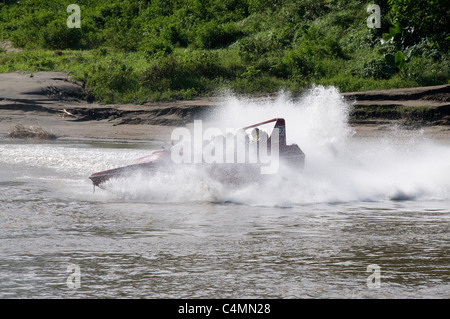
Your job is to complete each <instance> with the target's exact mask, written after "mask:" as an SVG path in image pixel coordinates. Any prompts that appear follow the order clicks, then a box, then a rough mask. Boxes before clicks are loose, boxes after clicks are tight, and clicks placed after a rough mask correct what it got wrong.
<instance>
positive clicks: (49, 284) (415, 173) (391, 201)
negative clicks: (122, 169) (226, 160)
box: [0, 89, 450, 298]
mask: <svg viewBox="0 0 450 319" xmlns="http://www.w3.org/2000/svg"><path fill="white" fill-rule="evenodd" d="M321 90H322V91H320V92H319V93H320V94H318V93H317V92H316V93H317V95H318V96H320V98H318V97H317V96H316V97H315V99H316V100H317V99H319V100H318V101H316V100H314V96H313V97H311V96H308V97H307V99H310V102H311V99H312V102H311V103H309V104H308V105H312V106H314V105H315V104H317V105H318V104H320V105H323V104H325V105H327V107H328V108H327V109H326V110H325V111H324V112H325V113H322V114H316V113H315V112H316V111H317V110H316V109H314V111H311V109H309V110H305V109H302V108H301V107H300V106H301V105H303V104H302V103H304V101H303V102H301V103H300V102H298V103H297V104H295V105H288V106H284V108H283V109H282V110H284V111H285V113H287V114H283V112H281V111H280V110H276V112H277V114H280V113H281V116H284V117H286V118H287V117H288V116H290V118H291V119H292V118H295V117H296V116H298V121H299V122H301V123H302V124H303V125H301V127H302V128H301V129H299V128H296V126H294V125H292V124H293V123H292V120H291V121H289V120H287V132H288V139H289V138H290V139H291V141H289V140H288V142H292V141H293V142H296V143H298V144H299V145H300V146H301V147H302V149H303V150H304V152H305V154H306V159H307V160H306V166H305V170H304V172H303V173H302V174H301V176H298V175H295V174H293V175H290V174H289V176H283V177H281V178H274V179H273V180H271V181H270V182H268V183H265V184H253V183H250V184H249V185H246V186H242V187H227V186H226V185H221V184H219V183H217V182H214V181H211V180H208V179H206V178H204V177H203V176H201V175H198V174H195V173H193V172H190V171H186V172H184V173H180V174H177V175H176V176H167V175H166V176H164V175H158V174H156V175H155V176H153V177H151V178H143V177H140V176H136V177H134V178H131V179H129V180H121V181H113V182H111V183H109V184H108V185H107V187H106V189H98V188H97V189H96V192H95V193H93V189H92V185H91V184H90V181H89V180H88V176H89V175H90V174H92V173H93V172H97V171H101V170H105V169H108V168H113V167H118V166H121V165H125V164H128V163H129V162H130V161H132V160H133V159H135V158H138V157H140V156H143V155H147V154H148V153H149V151H150V150H152V149H157V148H160V145H159V144H157V143H133V142H128V143H126V142H99V141H75V140H69V139H62V140H58V141H56V142H32V141H17V140H9V139H6V138H1V139H0V225H1V227H0V243H1V247H0V298H449V297H450V282H449V276H450V273H449V257H448V256H449V246H450V245H449V225H450V223H449V221H450V196H449V195H450V143H448V141H442V140H441V141H433V140H430V139H428V138H425V137H423V136H422V135H421V134H420V132H410V131H406V132H405V131H401V130H398V131H393V132H390V133H388V134H381V133H380V135H379V136H378V135H377V136H372V137H370V138H369V137H366V138H359V137H357V136H355V135H352V133H351V132H350V131H351V130H349V127H348V126H347V125H346V120H345V112H344V113H343V115H342V114H341V113H339V112H338V111H339V109H342V106H341V104H340V103H341V102H340V100H339V98H338V97H336V96H335V93H334V92H333V91H329V90H328V91H327V90H326V89H321ZM324 95H325V96H327V95H328V97H327V98H328V99H330V100H331V101H332V103H322V102H323V101H322V100H321V99H323V96H324ZM314 101H316V102H314ZM333 101H334V102H333ZM282 102H283V101H282ZM236 103H237V104H242V103H244V102H242V101H238V102H236V100H232V101H230V102H229V109H230V110H231V111H232V110H233V105H234V104H236ZM277 103H278V104H280V103H281V102H280V101H279V102H277ZM283 103H284V104H289V103H288V102H286V101H284V102H283ZM283 103H281V104H283ZM333 103H334V104H333ZM278 104H276V105H272V106H271V110H270V112H272V111H273V109H276V108H277V107H278ZM330 104H333V105H335V107H336V108H337V109H338V110H337V111H336V110H334V109H333V108H332V109H331V110H330V109H329V107H330ZM299 105H300V106H299ZM259 107H261V106H259ZM262 108H263V110H265V109H264V106H262ZM299 109H300V110H299ZM231 111H230V112H231ZM250 111H252V110H251V109H250ZM250 111H249V112H250ZM334 111H336V112H337V113H333V112H334ZM344 111H345V110H344ZM270 112H269V111H267V114H260V116H261V118H262V119H264V118H263V117H268V116H271V114H270ZM317 112H319V113H320V110H319V111H317ZM260 113H264V112H260ZM341 115H342V116H343V118H341ZM244 116H245V115H244ZM327 116H329V117H327ZM317 118H320V121H318V120H317ZM248 119H249V118H248V117H247V124H248ZM244 120H245V119H243V120H242V121H243V122H244ZM250 124H251V123H250ZM290 128H292V129H291V130H289V129H290ZM289 133H291V135H289ZM368 267H369V271H368ZM74 269H76V270H74ZM374 269H375V270H376V271H374ZM75 277H76V278H77V279H76V280H75V279H74V278H75ZM77 280H78V281H77Z"/></svg>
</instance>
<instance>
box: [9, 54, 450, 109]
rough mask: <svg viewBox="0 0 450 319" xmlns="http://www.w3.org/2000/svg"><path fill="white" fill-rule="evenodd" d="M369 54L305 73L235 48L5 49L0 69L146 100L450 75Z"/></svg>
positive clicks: (439, 79)
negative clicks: (381, 72)
mask: <svg viewBox="0 0 450 319" xmlns="http://www.w3.org/2000/svg"><path fill="white" fill-rule="evenodd" d="M356 54H362V53H359V52H358V53H356ZM371 61H375V62H373V63H376V60H369V61H368V62H363V61H362V60H361V59H347V60H344V59H332V58H330V59H323V60H321V61H320V66H319V68H321V69H322V70H325V71H324V72H323V71H320V70H319V71H318V72H317V73H318V74H313V75H312V76H310V77H304V76H301V75H300V74H299V75H294V76H277V75H274V74H272V73H273V72H271V71H270V70H265V69H264V66H261V65H259V66H258V65H257V66H255V65H253V64H248V63H247V62H246V61H245V60H244V59H243V58H242V57H241V56H240V55H239V51H238V50H236V49H221V50H214V51H211V50H192V51H190V50H185V49H176V50H174V52H172V53H171V54H170V55H161V56H157V57H154V58H152V59H151V60H149V59H148V58H147V57H146V56H145V54H142V53H140V52H120V51H108V50H103V49H96V50H88V51H86V50H83V51H80V50H62V51H54V50H44V49H35V50H25V51H23V52H8V53H7V52H1V53H0V72H2V73H5V72H15V71H26V72H31V73H32V72H39V71H63V72H67V73H68V74H70V75H72V77H73V78H74V79H75V80H78V81H81V82H82V83H84V85H85V88H86V89H87V91H88V93H89V95H90V98H91V99H93V100H96V101H99V102H102V103H144V102H149V101H161V100H175V99H192V98H195V97H199V96H210V95H216V94H220V93H222V92H225V91H231V92H234V93H236V94H269V93H276V92H278V91H280V90H285V91H289V92H291V93H292V94H293V95H294V96H295V95H296V94H298V93H301V92H302V91H303V90H304V89H305V87H308V86H309V85H311V84H313V83H314V84H319V85H325V86H335V87H337V88H339V90H340V91H341V92H352V91H365V90H372V89H394V88H405V87H415V86H425V85H435V84H442V83H445V82H446V79H447V78H448V70H449V67H450V65H449V62H448V61H446V62H445V63H446V65H445V66H443V65H442V61H439V62H434V61H432V60H431V59H429V58H427V57H416V58H415V59H414V60H412V61H411V63H409V64H408V65H407V70H405V74H396V75H394V76H392V77H391V78H388V79H383V78H377V77H376V75H375V76H373V75H372V76H371V75H370V72H376V71H373V70H372V68H373V66H372V64H371V63H370V62H371ZM282 62H283V60H282ZM288 62H289V60H288ZM292 63H293V62H292ZM425 66H426V67H425ZM275 67H277V66H276V65H275ZM278 67H279V68H282V66H281V67H280V66H278ZM267 68H270V66H269V67H267ZM320 72H322V73H320ZM366 73H367V74H366Z"/></svg>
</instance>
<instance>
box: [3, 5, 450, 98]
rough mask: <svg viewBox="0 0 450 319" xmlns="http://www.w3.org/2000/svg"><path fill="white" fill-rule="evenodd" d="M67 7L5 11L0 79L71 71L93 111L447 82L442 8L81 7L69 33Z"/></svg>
mask: <svg viewBox="0 0 450 319" xmlns="http://www.w3.org/2000/svg"><path fill="white" fill-rule="evenodd" d="M72 2H73V0H70V1H53V0H44V1H37V0H23V1H19V2H17V1H10V0H4V1H3V2H2V3H0V40H2V41H11V42H12V44H13V45H14V47H17V48H21V50H20V51H17V52H8V51H6V50H2V49H0V72H13V71H27V72H38V71H63V72H67V73H69V74H71V75H72V77H73V78H75V79H76V80H78V81H81V82H82V83H83V84H84V87H85V89H86V91H87V92H88V93H89V95H88V99H89V100H92V101H97V102H100V103H145V102H151V101H161V100H181V99H192V98H196V97H206V96H212V95H216V94H221V93H223V92H226V91H232V92H234V93H237V94H250V95H252V94H267V93H276V92H279V91H280V90H284V91H289V92H290V93H291V94H293V95H295V94H299V93H301V92H303V90H304V89H305V88H307V87H309V86H311V85H313V84H316V85H325V86H327V85H332V86H335V87H337V88H338V89H339V90H340V91H341V92H351V91H353V92H355V91H365V90H371V89H393V88H405V87H416V86H428V85H439V84H447V83H449V78H450V77H449V72H450V71H449V70H450V57H449V54H448V49H449V45H448V44H449V34H448V30H447V29H448V27H447V26H448V25H449V24H450V23H449V21H448V20H449V16H450V15H449V10H450V9H449V7H450V4H449V3H448V2H447V1H443V0H436V1H433V2H432V3H431V2H430V1H424V0H415V1H412V0H381V1H371V2H369V1H360V0H328V1H316V0H314V1H313V0H305V1H296V0H269V1H266V0H265V1H263V0H221V1H219V0H186V1H182V0H170V1H169V0H153V1H145V0H140V1H138V0H133V1H119V0H109V1H106V0H89V1H88V0H80V1H77V4H78V5H79V6H80V8H81V28H80V29H77V28H72V29H70V28H68V27H67V24H66V20H67V17H68V16H69V14H70V13H67V12H66V8H67V6H68V5H69V4H71V3H72ZM370 3H376V4H378V5H379V6H380V8H381V16H380V18H381V21H380V22H381V28H368V26H367V18H368V16H369V13H368V12H367V6H368V4H370Z"/></svg>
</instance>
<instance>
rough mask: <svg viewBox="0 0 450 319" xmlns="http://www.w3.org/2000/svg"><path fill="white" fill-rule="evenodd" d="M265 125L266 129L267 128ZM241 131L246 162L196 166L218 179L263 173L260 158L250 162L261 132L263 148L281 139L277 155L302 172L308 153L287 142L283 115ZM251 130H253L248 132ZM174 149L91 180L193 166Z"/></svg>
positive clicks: (236, 178)
mask: <svg viewBox="0 0 450 319" xmlns="http://www.w3.org/2000/svg"><path fill="white" fill-rule="evenodd" d="M273 123H274V124H273ZM262 127H264V128H265V129H264V130H263V129H262ZM270 128H271V129H270ZM266 130H267V131H269V130H271V132H266ZM238 131H239V132H244V134H245V143H246V144H245V145H246V148H245V152H246V154H245V160H244V161H231V162H230V161H225V160H224V161H215V162H213V163H204V162H202V163H200V164H198V163H197V164H194V165H200V167H202V168H204V169H205V170H206V171H207V172H208V174H209V175H210V176H212V177H213V178H217V179H219V180H220V181H222V182H223V181H228V182H233V181H236V180H242V179H243V178H253V177H257V176H260V175H261V174H260V172H261V170H260V169H261V166H262V164H261V162H260V161H258V160H256V161H253V162H252V161H251V160H250V161H249V149H250V148H251V147H249V145H251V143H256V144H257V147H260V146H259V143H260V140H259V139H260V136H259V135H263V134H262V133H265V134H266V138H267V141H266V143H264V144H261V145H262V146H261V147H264V148H267V149H266V151H267V152H268V153H271V150H272V145H275V143H276V142H277V141H278V143H277V145H278V148H277V151H278V154H277V155H278V157H279V162H280V164H281V165H286V166H289V167H291V168H294V170H295V171H301V170H302V169H303V167H304V164H305V154H304V153H303V151H302V150H301V149H300V147H299V146H298V145H297V144H290V145H288V144H286V123H285V120H284V119H283V118H274V119H271V120H268V121H264V122H261V123H256V124H252V125H249V126H246V127H243V128H241V129H240V130H238ZM249 131H250V133H248V132H249ZM255 133H256V134H255ZM236 134H237V133H236ZM222 145H223V144H222ZM174 150H175V147H174V145H173V142H172V146H171V148H170V149H162V150H156V151H153V152H152V153H151V154H149V155H147V156H144V157H140V158H138V159H136V160H134V161H133V162H132V163H131V164H130V165H128V166H124V167H119V168H114V169H110V170H106V171H102V172H98V173H94V174H92V175H91V176H90V177H89V179H90V180H91V181H92V183H93V184H94V190H95V186H100V187H101V186H102V184H104V183H105V182H107V181H108V180H111V179H113V178H124V177H125V178H126V177H129V176H132V175H133V174H135V173H138V172H142V173H149V174H153V173H156V172H158V171H163V170H168V171H174V169H175V167H174V166H175V165H189V164H187V163H183V164H179V163H175V162H174V160H173V156H172V155H173V154H172V152H173V151H174ZM176 151H177V152H178V153H182V152H183V148H182V147H181V148H177V149H176ZM235 159H236V157H235ZM252 176H253V177H252Z"/></svg>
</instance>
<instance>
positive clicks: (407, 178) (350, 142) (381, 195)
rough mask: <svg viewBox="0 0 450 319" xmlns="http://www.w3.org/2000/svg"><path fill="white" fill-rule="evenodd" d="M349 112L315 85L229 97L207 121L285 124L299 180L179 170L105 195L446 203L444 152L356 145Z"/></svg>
mask: <svg viewBox="0 0 450 319" xmlns="http://www.w3.org/2000/svg"><path fill="white" fill-rule="evenodd" d="M349 112H350V106H349V105H348V104H347V103H346V102H345V101H344V99H343V97H342V96H341V95H340V94H339V92H338V91H337V90H336V89H335V88H325V87H322V86H317V87H313V88H312V89H311V90H309V91H308V92H307V93H306V94H305V95H304V96H303V97H301V98H299V99H297V100H293V99H290V98H289V96H288V95H287V94H284V93H281V94H280V95H279V96H278V98H276V99H275V100H273V99H266V100H262V101H258V102H255V101H250V100H246V99H240V98H237V97H235V96H229V97H227V98H226V99H224V102H223V107H222V108H221V110H220V111H219V112H218V113H217V114H214V116H213V117H212V118H211V119H210V123H213V124H212V125H214V126H215V127H218V128H220V129H222V130H223V131H225V129H226V128H239V127H243V126H246V125H249V124H253V123H258V122H261V121H264V120H268V119H272V118H275V117H283V118H285V120H286V132H287V143H288V144H291V143H295V144H297V145H299V146H300V147H301V148H302V150H303V151H304V152H305V154H306V166H305V169H304V171H303V172H302V173H301V174H299V173H298V172H293V171H291V170H290V169H287V168H286V169H284V170H283V171H282V173H281V174H278V175H276V176H271V177H270V178H268V179H267V180H265V182H256V181H255V182H250V183H247V184H245V185H241V186H236V185H224V184H221V183H219V182H217V181H214V180H212V179H210V178H208V177H207V176H205V175H203V174H201V173H199V172H198V171H192V170H191V169H186V170H180V171H178V172H177V173H176V174H163V173H162V174H156V175H155V176H152V177H151V178H148V177H146V178H143V177H142V176H136V177H134V179H132V180H129V181H128V182H124V181H121V182H120V183H119V182H117V183H116V182H113V184H112V185H110V190H112V191H113V192H114V193H115V194H116V195H118V196H119V197H121V198H124V199H127V200H149V201H159V202H167V201H175V202H183V201H192V200H194V201H219V202H224V201H231V202H236V203H243V204H249V205H269V206H270V205H276V206H278V205H281V206H286V205H288V206H289V205H296V204H311V203H324V202H325V203H329V202H348V201H385V200H448V199H449V198H450V196H449V195H450V161H449V160H448V159H449V158H450V148H448V147H446V146H443V145H438V144H436V143H433V142H432V141H429V140H426V139H424V138H422V137H421V136H420V135H419V136H417V135H412V136H408V135H407V136H402V135H401V134H400V132H399V134H395V135H393V136H392V137H389V138H386V137H381V136H380V137H376V138H375V139H371V140H367V139H358V138H357V136H354V134H355V133H354V131H353V130H352V128H351V127H350V125H349V124H348V116H349ZM399 136H402V138H399Z"/></svg>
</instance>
